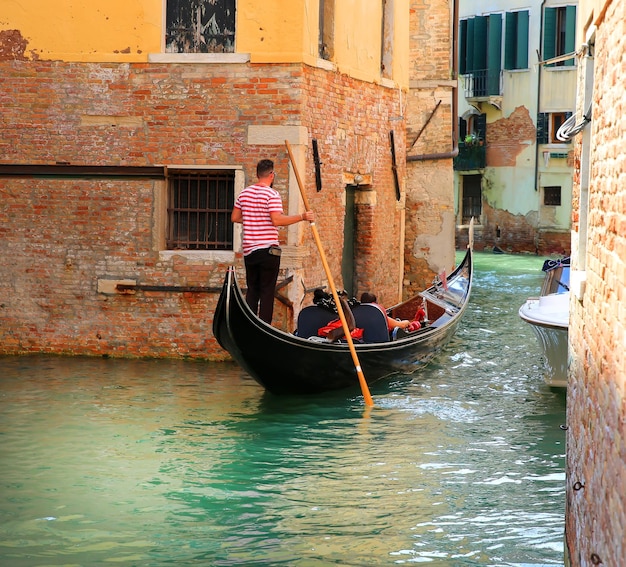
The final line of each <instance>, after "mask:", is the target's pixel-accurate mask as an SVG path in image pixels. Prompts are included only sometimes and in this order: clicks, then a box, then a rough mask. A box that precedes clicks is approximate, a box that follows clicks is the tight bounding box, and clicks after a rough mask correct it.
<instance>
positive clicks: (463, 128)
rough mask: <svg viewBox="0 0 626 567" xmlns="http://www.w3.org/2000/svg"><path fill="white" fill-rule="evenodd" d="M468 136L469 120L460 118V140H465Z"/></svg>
mask: <svg viewBox="0 0 626 567" xmlns="http://www.w3.org/2000/svg"><path fill="white" fill-rule="evenodd" d="M465 136H467V120H464V119H463V118H459V140H465Z"/></svg>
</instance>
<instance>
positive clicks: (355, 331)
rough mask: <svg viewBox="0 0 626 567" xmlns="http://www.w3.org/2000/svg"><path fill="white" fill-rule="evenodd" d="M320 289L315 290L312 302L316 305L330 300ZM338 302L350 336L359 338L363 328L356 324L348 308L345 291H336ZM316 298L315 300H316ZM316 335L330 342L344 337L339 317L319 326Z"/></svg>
mask: <svg viewBox="0 0 626 567" xmlns="http://www.w3.org/2000/svg"><path fill="white" fill-rule="evenodd" d="M324 294H325V292H323V291H322V290H319V292H318V290H317V289H316V290H315V298H314V302H315V303H316V304H317V305H320V304H321V303H323V301H324V300H330V299H331V296H329V295H328V294H325V295H326V297H324ZM337 295H338V297H339V302H340V303H341V308H342V311H343V315H344V317H345V319H346V323H347V324H348V330H349V331H350V336H351V337H352V338H353V339H357V340H360V339H361V338H362V337H363V329H360V328H358V327H357V326H356V322H355V320H354V314H353V313H352V309H350V305H349V304H348V301H347V299H346V297H345V293H343V294H342V293H338V294H337ZM316 300H317V301H316ZM317 336H318V337H324V338H326V339H328V340H329V341H330V342H336V341H338V340H340V339H342V338H345V333H344V330H343V324H342V323H341V319H334V320H332V321H330V322H329V323H328V324H326V325H324V326H323V327H320V328H319V329H318V331H317Z"/></svg>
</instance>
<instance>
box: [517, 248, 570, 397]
mask: <svg viewBox="0 0 626 567" xmlns="http://www.w3.org/2000/svg"><path fill="white" fill-rule="evenodd" d="M569 269H570V266H569V258H563V259H561V260H546V262H544V265H543V268H542V270H543V271H544V272H545V273H546V277H545V280H544V282H543V286H542V288H541V295H540V296H539V297H530V298H528V299H527V300H526V302H525V303H524V304H523V305H522V306H521V307H520V309H519V316H520V317H521V318H522V319H523V320H524V321H526V322H527V323H528V324H530V325H531V326H532V328H533V331H534V332H535V334H536V335H537V339H538V340H539V345H540V346H541V348H542V350H543V358H544V362H545V366H546V372H545V379H546V382H547V384H548V385H549V386H552V387H557V388H566V387H567V358H568V355H567V348H568V347H567V338H568V337H567V336H568V327H569V295H570V294H569Z"/></svg>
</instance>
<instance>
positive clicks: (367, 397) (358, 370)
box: [285, 140, 374, 406]
mask: <svg viewBox="0 0 626 567" xmlns="http://www.w3.org/2000/svg"><path fill="white" fill-rule="evenodd" d="M285 145H286V146H287V151H288V152H289V159H290V160H291V165H292V167H293V171H294V173H295V174H296V180H297V181H298V187H299V188H300V195H302V201H303V202H304V208H305V209H306V210H307V211H310V210H311V208H310V207H309V200H308V199H307V197H306V194H305V192H304V186H303V185H302V180H301V179H300V174H299V173H298V168H297V166H296V162H295V160H294V159H293V154H292V153H291V146H290V145H289V142H288V141H287V140H285ZM310 224H311V230H312V231H313V238H314V239H315V244H316V245H317V249H318V251H319V253H320V257H321V258H322V264H323V266H324V271H325V272H326V277H327V278H328V285H329V286H330V290H331V292H332V294H333V299H334V300H335V305H336V306H337V313H338V314H339V319H340V320H341V326H342V327H343V332H344V334H345V336H346V340H347V341H348V346H349V347H350V354H351V355H352V362H354V368H355V369H356V374H357V376H358V377H359V384H360V385H361V391H362V392H363V398H364V399H365V405H367V406H373V405H374V402H373V400H372V396H371V394H370V391H369V388H368V387H367V382H366V381H365V376H364V375H363V370H361V363H360V362H359V357H358V356H357V354H356V349H355V348H354V342H353V341H352V336H351V335H350V329H349V327H348V322H347V321H346V316H345V314H344V312H343V308H342V307H341V301H339V295H338V294H337V289H336V288H335V282H334V280H333V276H332V274H331V273H330V267H329V266H328V262H327V261H326V255H325V254H324V249H323V248H322V242H321V240H320V236H319V234H318V232H317V226H316V225H315V222H312V223H310Z"/></svg>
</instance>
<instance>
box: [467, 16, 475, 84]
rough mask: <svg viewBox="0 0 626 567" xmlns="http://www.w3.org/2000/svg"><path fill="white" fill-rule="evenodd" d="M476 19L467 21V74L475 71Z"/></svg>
mask: <svg viewBox="0 0 626 567" xmlns="http://www.w3.org/2000/svg"><path fill="white" fill-rule="evenodd" d="M474 68H475V67H474V18H470V19H469V20H467V43H466V45H465V72H466V73H472V72H473V71H474Z"/></svg>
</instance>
